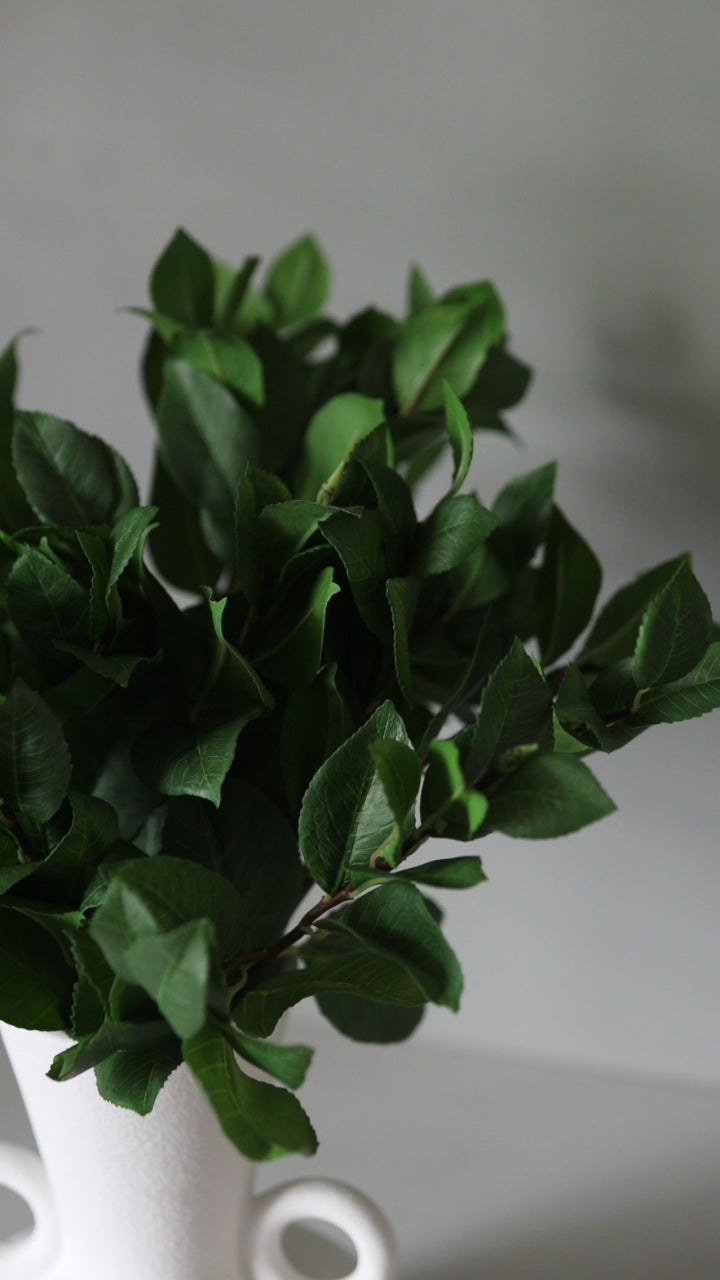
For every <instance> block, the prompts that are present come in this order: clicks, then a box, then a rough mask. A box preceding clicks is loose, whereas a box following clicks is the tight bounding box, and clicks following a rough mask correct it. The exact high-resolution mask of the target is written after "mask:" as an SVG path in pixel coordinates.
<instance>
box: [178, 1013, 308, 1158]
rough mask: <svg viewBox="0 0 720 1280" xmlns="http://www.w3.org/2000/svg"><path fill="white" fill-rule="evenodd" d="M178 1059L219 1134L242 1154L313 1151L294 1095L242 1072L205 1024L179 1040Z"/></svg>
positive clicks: (215, 1032)
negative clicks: (188, 1072)
mask: <svg viewBox="0 0 720 1280" xmlns="http://www.w3.org/2000/svg"><path fill="white" fill-rule="evenodd" d="M183 1057H184V1058H185V1061H186V1062H187V1064H188V1066H189V1067H190V1070H191V1071H192V1072H193V1075H194V1076H195V1078H196V1080H197V1082H198V1084H199V1085H200V1088H201V1089H202V1091H203V1093H204V1094H205V1097H206V1098H207V1100H208V1102H209V1103H210V1106H211V1107H212V1109H213V1111H214V1112H215V1114H216V1116H217V1118H218V1120H219V1121H220V1124H221V1126H222V1129H223V1131H224V1133H225V1134H226V1136H227V1137H228V1138H229V1139H230V1141H231V1142H232V1143H233V1144H234V1145H235V1146H236V1147H237V1149H238V1151H240V1153H241V1154H242V1155H244V1156H247V1158H248V1159H250V1160H273V1159H276V1158H277V1157H278V1156H281V1155H286V1154H289V1153H291V1152H298V1153H302V1154H305V1155H310V1154H312V1152H313V1151H315V1150H316V1148H317V1138H316V1136H315V1133H314V1130H313V1127H312V1125H311V1124H310V1121H309V1120H308V1117H307V1115H306V1114H305V1112H304V1111H303V1109H302V1107H301V1105H300V1103H299V1102H298V1100H297V1098H295V1097H294V1096H293V1094H291V1093H288V1092H287V1090H285V1089H279V1088H278V1087H277V1086H276V1085H271V1084H266V1083H265V1082H264V1081H260V1080H254V1079H252V1078H251V1077H250V1076H247V1075H245V1073H244V1072H243V1071H241V1070H240V1067H239V1066H238V1064H237V1061H236V1059H235V1055H234V1053H233V1050H232V1047H231V1046H230V1045H229V1044H228V1042H227V1040H226V1039H225V1037H224V1036H223V1034H222V1032H221V1031H220V1030H219V1029H218V1028H216V1027H214V1026H213V1025H212V1024H211V1023H208V1025H207V1026H206V1027H205V1028H204V1029H203V1030H202V1031H200V1032H199V1033H198V1034H197V1035H195V1036H192V1037H190V1038H189V1039H187V1040H185V1041H184V1042H183Z"/></svg>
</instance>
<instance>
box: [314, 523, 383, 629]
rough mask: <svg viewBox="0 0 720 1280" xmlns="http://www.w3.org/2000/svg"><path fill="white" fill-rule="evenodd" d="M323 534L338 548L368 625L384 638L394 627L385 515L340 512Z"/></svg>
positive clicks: (325, 524) (324, 529)
mask: <svg viewBox="0 0 720 1280" xmlns="http://www.w3.org/2000/svg"><path fill="white" fill-rule="evenodd" d="M322 535H323V537H324V538H325V539H326V541H327V542H329V543H330V546H331V547H333V548H334V549H335V551H337V553H338V555H339V557H340V560H341V561H342V565H343V568H344V569H345V572H346V574H347V577H348V581H349V583H350V590H351V591H352V594H353V599H354V600H355V604H356V606H357V611H358V613H359V614H360V617H361V618H362V620H363V622H364V623H365V625H366V626H367V627H368V629H369V630H370V631H372V633H373V634H374V635H376V636H380V638H381V639H384V638H385V637H386V636H387V635H388V633H389V631H390V615H389V609H388V603H387V598H386V595H385V584H386V582H387V579H388V575H389V568H388V563H387V557H386V554H385V544H384V539H383V531H382V518H381V516H380V513H379V512H378V511H363V512H362V514H361V515H360V516H355V515H350V514H348V513H347V512H344V511H339V512H337V513H336V514H335V515H334V516H333V518H332V520H327V521H326V522H325V523H324V524H323V525H322Z"/></svg>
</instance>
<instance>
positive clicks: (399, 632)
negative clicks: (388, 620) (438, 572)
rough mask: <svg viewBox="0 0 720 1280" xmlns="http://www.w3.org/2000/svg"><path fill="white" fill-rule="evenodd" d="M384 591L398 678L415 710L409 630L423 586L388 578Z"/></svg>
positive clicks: (404, 693) (414, 579) (403, 579)
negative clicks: (390, 619)
mask: <svg viewBox="0 0 720 1280" xmlns="http://www.w3.org/2000/svg"><path fill="white" fill-rule="evenodd" d="M385 591H386V594H387V601H388V605H389V606H390V614H391V617H392V629H393V661H394V663H395V676H396V679H397V682H398V686H399V688H400V692H401V693H402V696H403V698H404V699H405V702H406V703H407V705H408V706H412V705H413V689H412V671H411V665H410V630H411V627H412V624H413V620H414V617H415V610H416V608H417V602H418V597H419V594H420V583H419V582H418V580H417V578H389V579H388V581H387V583H386V584H385Z"/></svg>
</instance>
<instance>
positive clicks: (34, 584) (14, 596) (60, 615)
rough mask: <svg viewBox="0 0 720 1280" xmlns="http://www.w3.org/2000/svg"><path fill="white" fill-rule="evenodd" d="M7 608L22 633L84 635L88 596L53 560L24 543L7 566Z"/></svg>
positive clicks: (64, 637) (63, 636) (65, 637)
mask: <svg viewBox="0 0 720 1280" xmlns="http://www.w3.org/2000/svg"><path fill="white" fill-rule="evenodd" d="M7 602H8V612H9V613H10V617H11V618H12V620H13V622H14V623H15V626H16V627H17V628H18V630H19V631H20V632H22V633H29V634H30V635H38V636H46V637H48V638H52V639H57V640H69V639H70V638H71V637H73V636H77V635H80V636H87V634H88V626H89V623H90V598H89V596H88V593H87V591H86V590H85V588H84V587H82V586H81V585H80V583H79V582H76V581H75V579H74V578H73V577H71V575H70V574H69V573H67V572H66V571H65V569H63V568H62V567H61V566H60V565H59V564H58V563H57V562H56V561H55V560H51V559H50V558H49V556H46V555H44V554H43V552H42V551H38V550H37V549H36V548H35V547H25V549H24V550H23V552H22V555H20V556H18V558H17V560H16V561H15V564H14V565H13V567H12V569H11V570H10V575H9V577H8V583H7Z"/></svg>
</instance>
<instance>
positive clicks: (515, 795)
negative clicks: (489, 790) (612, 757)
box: [488, 755, 615, 840]
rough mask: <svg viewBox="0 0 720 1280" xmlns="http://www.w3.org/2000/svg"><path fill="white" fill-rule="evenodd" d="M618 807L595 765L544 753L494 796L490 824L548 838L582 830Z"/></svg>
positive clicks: (506, 781)
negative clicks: (597, 775)
mask: <svg viewBox="0 0 720 1280" xmlns="http://www.w3.org/2000/svg"><path fill="white" fill-rule="evenodd" d="M614 809H615V805H614V804H613V802H612V800H611V799H610V797H609V796H608V795H607V794H606V793H605V791H603V789H602V787H601V786H600V783H599V782H598V781H597V780H596V779H595V778H594V777H593V775H592V774H591V772H590V770H589V769H588V768H587V767H586V766H585V765H584V764H582V763H581V761H580V760H577V759H576V758H575V757H574V756H569V755H557V756H556V755H541V756H538V755H536V756H533V757H532V758H531V759H529V760H527V761H526V762H525V764H523V765H522V766H521V767H520V768H519V769H518V770H517V771H516V772H515V773H510V774H508V775H507V776H506V777H505V779H504V780H503V782H502V784H501V786H500V787H499V788H498V790H497V791H496V792H495V793H494V795H493V796H492V799H491V801H490V813H489V817H488V825H489V826H490V827H491V828H493V829H494V830H496V831H502V832H504V834H505V835H508V836H517V837H520V838H522V839H526V840H545V839H550V838H553V837H555V836H564V835H568V834H569V833H570V832H572V831H579V830H580V828H581V827H586V826H587V825H588V823H590V822H596V821H597V820H598V819H599V818H604V817H607V815H608V814H610V813H612V812H613V811H614Z"/></svg>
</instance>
